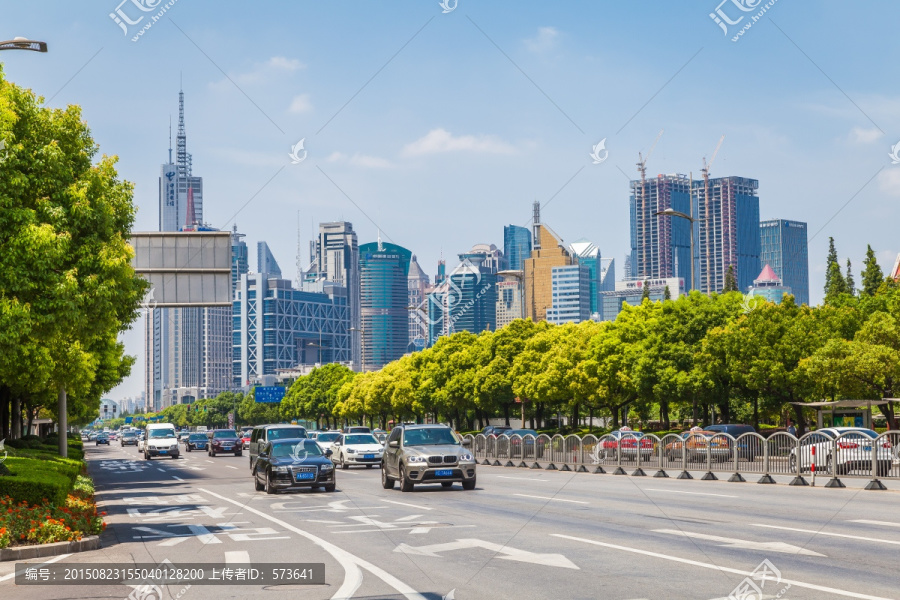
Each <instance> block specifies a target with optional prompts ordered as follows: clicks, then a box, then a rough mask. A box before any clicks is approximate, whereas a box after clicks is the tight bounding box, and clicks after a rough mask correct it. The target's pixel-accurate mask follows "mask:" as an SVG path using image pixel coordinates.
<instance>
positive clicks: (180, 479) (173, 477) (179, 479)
mask: <svg viewBox="0 0 900 600" xmlns="http://www.w3.org/2000/svg"><path fill="white" fill-rule="evenodd" d="M172 479H174V480H176V481H184V479H182V478H181V477H175V476H174V475H172Z"/></svg>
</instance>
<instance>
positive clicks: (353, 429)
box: [341, 425, 372, 433]
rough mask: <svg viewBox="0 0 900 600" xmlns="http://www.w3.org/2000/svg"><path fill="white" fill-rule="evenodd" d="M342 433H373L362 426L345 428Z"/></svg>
mask: <svg viewBox="0 0 900 600" xmlns="http://www.w3.org/2000/svg"><path fill="white" fill-rule="evenodd" d="M341 433H372V430H371V429H369V428H368V427H363V426H362V425H351V426H350V427H344V429H343V431H342V432H341Z"/></svg>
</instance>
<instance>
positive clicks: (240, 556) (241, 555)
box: [225, 550, 250, 565]
mask: <svg viewBox="0 0 900 600" xmlns="http://www.w3.org/2000/svg"><path fill="white" fill-rule="evenodd" d="M225 564H226V565H249V564H250V553H249V552H247V551H246V550H234V551H232V552H226V553H225Z"/></svg>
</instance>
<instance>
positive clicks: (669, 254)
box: [625, 174, 691, 281]
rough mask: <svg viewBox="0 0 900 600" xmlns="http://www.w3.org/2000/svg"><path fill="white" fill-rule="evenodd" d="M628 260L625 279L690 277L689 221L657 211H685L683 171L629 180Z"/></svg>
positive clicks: (688, 203) (688, 192) (687, 192)
mask: <svg viewBox="0 0 900 600" xmlns="http://www.w3.org/2000/svg"><path fill="white" fill-rule="evenodd" d="M629 203H630V211H631V264H630V267H631V268H630V270H629V271H628V272H626V273H625V278H626V279H635V280H641V281H643V280H644V279H666V278H670V277H684V278H685V279H687V280H690V272H691V225H690V223H689V222H688V221H687V220H685V219H680V218H675V217H668V216H665V215H657V214H656V213H658V212H661V211H664V210H666V209H668V208H671V209H673V210H676V211H678V212H682V213H685V214H689V213H690V211H691V180H690V178H689V177H688V176H687V175H681V174H670V175H657V176H656V178H655V179H647V180H646V181H644V182H641V181H640V180H635V181H632V182H631V197H630V199H629Z"/></svg>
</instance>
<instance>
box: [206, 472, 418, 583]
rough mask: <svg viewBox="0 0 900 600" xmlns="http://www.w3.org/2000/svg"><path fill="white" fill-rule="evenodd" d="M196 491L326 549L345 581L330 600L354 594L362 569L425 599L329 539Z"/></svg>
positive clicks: (234, 501)
mask: <svg viewBox="0 0 900 600" xmlns="http://www.w3.org/2000/svg"><path fill="white" fill-rule="evenodd" d="M198 489H199V491H201V492H204V493H206V494H209V495H210V496H213V497H214V498H218V499H219V500H222V501H224V502H229V503H231V504H234V505H235V506H238V507H240V508H242V509H244V510H247V511H250V512H252V513H253V514H255V515H258V516H260V517H262V518H263V519H266V520H268V521H271V522H272V523H275V524H276V525H279V526H281V527H284V528H285V529H287V530H289V531H293V532H294V533H296V534H297V535H299V536H302V537H305V538H306V539H308V540H310V541H312V542H313V543H314V544H316V545H317V546H319V547H321V548H322V549H323V550H325V551H326V552H328V553H329V554H330V555H331V556H332V557H334V559H335V560H336V561H337V562H338V563H339V564H340V565H341V567H343V569H344V583H342V584H341V587H340V588H338V590H337V591H336V592H335V593H334V595H333V596H332V600H337V599H338V598H352V597H353V595H354V594H355V593H356V590H358V589H359V588H360V586H361V585H362V578H363V575H362V570H361V569H365V570H367V571H368V572H370V573H372V574H373V575H375V576H376V577H378V578H379V579H380V580H381V581H383V582H384V583H386V584H388V585H389V586H391V587H392V588H394V589H395V590H397V591H398V592H400V593H401V594H403V595H404V596H406V598H407V600H427V599H426V598H425V596H423V595H422V594H420V593H418V592H417V591H416V590H414V589H413V588H412V587H410V586H409V585H407V584H406V583H404V582H402V581H400V580H399V579H397V578H396V577H394V576H393V575H391V574H390V573H388V572H387V571H385V570H384V569H382V568H380V567H376V566H375V565H373V564H372V563H370V562H368V561H366V560H363V559H362V558H360V557H358V556H356V555H355V554H351V553H350V552H348V551H346V550H344V549H343V548H339V547H338V546H335V545H334V544H332V543H331V542H326V541H325V540H323V539H322V538H320V537H318V536H316V535H313V534H311V533H309V532H308V531H304V530H302V529H299V528H298V527H294V526H293V525H291V524H290V523H287V522H285V521H282V520H281V519H277V518H275V517H273V516H271V515H268V514H266V513H264V512H262V511H261V510H257V509H255V508H253V507H251V506H245V505H243V504H241V503H240V502H238V501H237V500H232V499H231V498H227V497H225V496H222V495H220V494H217V493H215V492H211V491H209V490H207V489H204V488H198Z"/></svg>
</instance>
